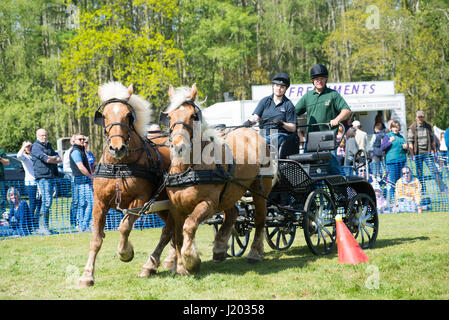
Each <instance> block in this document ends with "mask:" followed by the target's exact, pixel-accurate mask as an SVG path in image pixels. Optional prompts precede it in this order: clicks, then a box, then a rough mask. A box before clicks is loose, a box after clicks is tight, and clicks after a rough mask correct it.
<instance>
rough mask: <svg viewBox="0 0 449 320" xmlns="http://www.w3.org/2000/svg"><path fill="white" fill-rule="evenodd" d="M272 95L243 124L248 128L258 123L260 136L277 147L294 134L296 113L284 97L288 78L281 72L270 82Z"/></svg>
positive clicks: (262, 101)
mask: <svg viewBox="0 0 449 320" xmlns="http://www.w3.org/2000/svg"><path fill="white" fill-rule="evenodd" d="M271 82H272V84H273V87H272V89H273V94H272V95H269V96H267V97H265V98H263V99H262V100H260V101H259V103H258V104H257V107H256V109H255V110H254V112H253V114H252V115H251V117H250V118H249V119H248V120H247V121H245V122H244V123H243V125H244V126H245V127H250V126H251V125H253V124H255V123H256V122H258V121H260V128H261V134H262V135H263V136H264V137H265V139H266V141H267V143H271V144H273V143H275V141H274V140H275V139H277V145H278V147H279V146H280V145H281V144H282V142H283V141H284V139H285V138H286V137H287V136H288V135H289V134H290V133H292V132H296V112H295V107H294V106H293V103H292V102H291V101H290V99H288V98H287V97H286V96H285V92H286V91H287V88H288V87H289V86H290V77H289V76H288V74H286V73H284V72H281V73H278V74H276V75H275V76H274V77H273V80H272V81H271Z"/></svg>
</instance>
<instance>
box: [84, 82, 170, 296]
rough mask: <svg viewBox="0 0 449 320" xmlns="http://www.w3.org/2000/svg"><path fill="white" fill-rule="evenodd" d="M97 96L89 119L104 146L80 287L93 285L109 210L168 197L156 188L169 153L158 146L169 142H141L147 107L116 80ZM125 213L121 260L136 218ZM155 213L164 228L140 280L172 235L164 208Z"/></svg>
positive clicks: (128, 256) (129, 253) (130, 253)
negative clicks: (98, 129) (101, 134)
mask: <svg viewBox="0 0 449 320" xmlns="http://www.w3.org/2000/svg"><path fill="white" fill-rule="evenodd" d="M98 95H99V97H100V100H101V102H102V103H101V105H100V107H99V108H98V109H97V112H96V113H95V120H94V121H95V123H96V124H98V125H100V126H102V127H103V132H104V136H105V138H106V140H107V144H106V147H105V150H104V151H103V154H102V156H101V158H100V161H99V163H98V164H97V166H96V170H95V177H94V180H93V188H94V205H93V212H92V216H93V230H92V238H91V241H90V250H89V256H88V260H87V263H86V266H85V267H84V272H83V274H82V276H81V278H80V279H79V286H80V287H88V286H93V285H94V268H95V259H96V256H97V254H98V252H99V250H100V248H101V245H102V243H103V238H104V237H105V233H104V227H105V223H106V214H107V212H108V210H109V209H111V208H114V209H115V208H119V209H129V210H131V208H143V207H144V206H145V205H146V204H148V203H149V201H150V199H151V200H152V201H154V200H156V197H157V200H164V197H165V199H167V194H166V192H165V189H163V188H160V186H161V181H162V177H163V174H164V172H166V171H167V169H168V167H169V165H170V151H169V149H168V148H167V147H165V146H163V143H165V141H166V140H167V139H168V138H163V137H159V138H157V139H155V140H154V141H149V140H147V139H146V138H143V137H144V136H145V125H146V124H147V123H148V122H149V120H150V117H151V108H150V107H151V105H150V103H149V102H147V101H146V100H144V99H143V98H141V97H139V96H138V95H135V94H133V87H132V85H131V86H129V87H128V88H126V87H125V86H124V85H122V84H121V83H118V82H109V83H106V84H104V85H102V86H100V87H99V89H98ZM101 108H103V112H101V110H100V109H101ZM158 188H159V189H158ZM162 189H163V190H162ZM156 191H157V192H156ZM167 202H168V201H167ZM167 208H168V205H167ZM127 212H128V211H126V210H124V213H125V215H124V217H123V219H122V220H121V222H120V225H119V231H120V236H121V239H120V242H119V244H118V248H117V253H118V256H119V258H120V260H122V261H124V262H129V261H131V260H132V259H133V257H134V249H133V246H132V244H131V242H130V241H129V235H130V232H131V229H132V226H133V224H134V222H135V221H136V220H137V218H138V217H139V215H138V214H135V213H127ZM130 212H131V211H130ZM157 214H158V215H159V216H160V217H161V219H162V220H163V221H164V222H165V226H164V228H163V229H162V234H161V237H160V241H159V244H158V245H157V247H156V249H155V250H154V252H153V253H152V254H151V255H150V257H149V259H148V261H147V262H146V263H145V265H144V266H143V268H142V271H141V273H140V276H141V277H144V276H149V275H150V274H152V273H155V272H156V270H157V267H158V265H159V258H160V255H161V253H162V251H163V249H164V247H165V246H166V245H167V244H168V242H169V241H170V239H171V237H172V223H171V220H170V217H169V216H168V211H167V209H165V210H163V211H160V212H157Z"/></svg>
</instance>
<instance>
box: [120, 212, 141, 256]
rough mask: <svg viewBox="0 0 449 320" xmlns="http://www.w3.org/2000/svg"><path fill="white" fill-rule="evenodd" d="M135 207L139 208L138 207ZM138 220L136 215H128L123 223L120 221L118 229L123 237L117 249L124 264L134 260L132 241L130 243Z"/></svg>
mask: <svg viewBox="0 0 449 320" xmlns="http://www.w3.org/2000/svg"><path fill="white" fill-rule="evenodd" d="M133 207H134V206H133ZM135 207H138V206H137V205H136V206H135ZM137 218H138V216H136V215H134V214H126V215H125V216H124V217H123V219H122V221H120V225H119V227H118V230H119V231H120V236H121V237H120V242H119V244H118V247H117V254H118V256H119V258H120V260H121V261H123V262H130V261H131V260H132V259H133V258H134V248H133V245H132V244H131V241H129V234H130V233H131V229H132V228H133V224H134V222H135V221H136V220H137Z"/></svg>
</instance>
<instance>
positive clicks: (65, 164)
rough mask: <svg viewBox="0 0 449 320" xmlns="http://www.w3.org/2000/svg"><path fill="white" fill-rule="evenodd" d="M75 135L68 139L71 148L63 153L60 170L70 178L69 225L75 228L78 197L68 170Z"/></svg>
mask: <svg viewBox="0 0 449 320" xmlns="http://www.w3.org/2000/svg"><path fill="white" fill-rule="evenodd" d="M75 138H76V135H75V134H74V135H73V136H72V137H71V138H70V145H71V147H70V148H69V149H68V150H66V151H65V152H64V156H63V160H62V169H63V170H64V173H65V174H68V175H69V176H70V185H71V193H72V202H71V204H70V225H71V226H72V227H74V228H75V227H76V210H77V209H76V208H78V197H77V194H75V192H74V184H73V176H72V169H71V168H70V152H72V148H73V145H74V144H75Z"/></svg>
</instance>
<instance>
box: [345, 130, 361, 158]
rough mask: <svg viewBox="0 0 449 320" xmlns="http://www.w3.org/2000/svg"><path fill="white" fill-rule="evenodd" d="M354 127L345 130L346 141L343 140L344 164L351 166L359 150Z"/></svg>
mask: <svg viewBox="0 0 449 320" xmlns="http://www.w3.org/2000/svg"><path fill="white" fill-rule="evenodd" d="M355 133H356V129H354V128H349V129H348V131H346V141H345V166H352V164H353V162H354V158H355V155H356V154H357V151H359V146H358V145H357V141H355Z"/></svg>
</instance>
